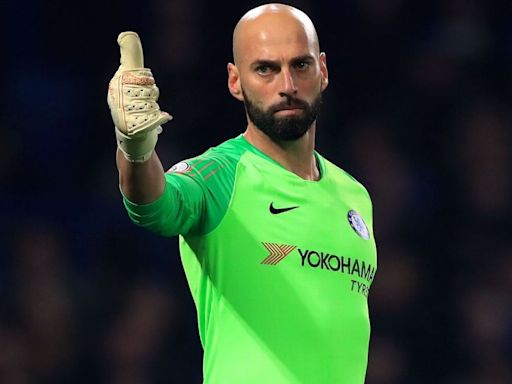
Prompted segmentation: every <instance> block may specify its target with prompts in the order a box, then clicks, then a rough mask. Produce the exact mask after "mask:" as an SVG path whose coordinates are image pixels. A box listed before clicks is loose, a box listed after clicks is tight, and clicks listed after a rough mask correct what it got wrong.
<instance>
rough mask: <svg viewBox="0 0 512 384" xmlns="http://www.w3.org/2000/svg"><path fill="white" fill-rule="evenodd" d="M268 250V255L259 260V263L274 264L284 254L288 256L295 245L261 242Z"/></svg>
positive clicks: (282, 257)
mask: <svg viewBox="0 0 512 384" xmlns="http://www.w3.org/2000/svg"><path fill="white" fill-rule="evenodd" d="M262 244H263V246H264V247H265V248H266V249H267V251H268V252H269V255H268V256H267V257H266V258H265V259H264V260H263V261H262V262H261V264H268V265H276V264H277V263H279V262H280V261H281V260H283V259H284V258H285V257H286V256H288V255H289V254H290V253H291V252H292V251H293V250H294V249H295V248H297V247H296V246H295V245H287V244H276V243H262Z"/></svg>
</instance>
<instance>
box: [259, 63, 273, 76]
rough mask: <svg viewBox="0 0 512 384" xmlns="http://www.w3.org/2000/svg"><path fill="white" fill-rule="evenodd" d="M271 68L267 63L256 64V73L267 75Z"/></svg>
mask: <svg viewBox="0 0 512 384" xmlns="http://www.w3.org/2000/svg"><path fill="white" fill-rule="evenodd" d="M271 70H272V69H271V68H270V66H268V65H258V66H257V67H256V73H258V74H260V75H268V74H269V73H270V72H271Z"/></svg>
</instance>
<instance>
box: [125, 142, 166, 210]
mask: <svg viewBox="0 0 512 384" xmlns="http://www.w3.org/2000/svg"><path fill="white" fill-rule="evenodd" d="M116 161H117V170H118V172H119V185H120V187H121V191H122V192H123V194H124V196H126V198H127V199H128V200H130V201H131V202H133V203H137V204H148V203H151V202H153V201H155V200H157V199H158V198H159V197H160V196H161V195H162V193H163V192H164V189H165V176H164V169H163V167H162V163H161V162H160V159H159V158H158V155H157V154H156V152H155V151H153V153H152V155H151V157H150V158H149V159H148V160H147V161H145V162H143V163H133V162H130V161H128V160H127V159H126V157H125V156H124V155H123V153H122V152H121V150H120V149H119V148H118V149H117V155H116Z"/></svg>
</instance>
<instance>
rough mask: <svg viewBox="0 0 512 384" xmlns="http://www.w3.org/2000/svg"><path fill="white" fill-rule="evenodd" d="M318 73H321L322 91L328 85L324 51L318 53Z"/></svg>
mask: <svg viewBox="0 0 512 384" xmlns="http://www.w3.org/2000/svg"><path fill="white" fill-rule="evenodd" d="M320 73H321V75H322V77H321V79H320V84H321V88H320V89H321V90H322V92H323V91H324V90H325V88H327V86H328V85H329V72H328V71H327V56H326V54H325V52H321V53H320Z"/></svg>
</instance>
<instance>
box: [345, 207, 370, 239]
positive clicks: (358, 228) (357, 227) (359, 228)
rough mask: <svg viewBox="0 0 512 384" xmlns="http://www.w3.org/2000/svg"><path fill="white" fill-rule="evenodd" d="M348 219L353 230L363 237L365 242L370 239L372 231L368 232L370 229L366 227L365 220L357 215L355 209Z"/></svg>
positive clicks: (350, 212) (349, 212) (349, 213)
mask: <svg viewBox="0 0 512 384" xmlns="http://www.w3.org/2000/svg"><path fill="white" fill-rule="evenodd" d="M347 219H348V222H349V223H350V226H351V227H352V229H353V230H354V231H355V232H356V233H357V234H358V235H359V236H360V237H362V238H363V239H365V240H369V239H370V231H369V230H368V227H367V226H366V223H365V222H364V220H363V218H362V217H361V215H360V214H359V213H357V211H354V210H353V209H351V210H350V211H348V214H347Z"/></svg>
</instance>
